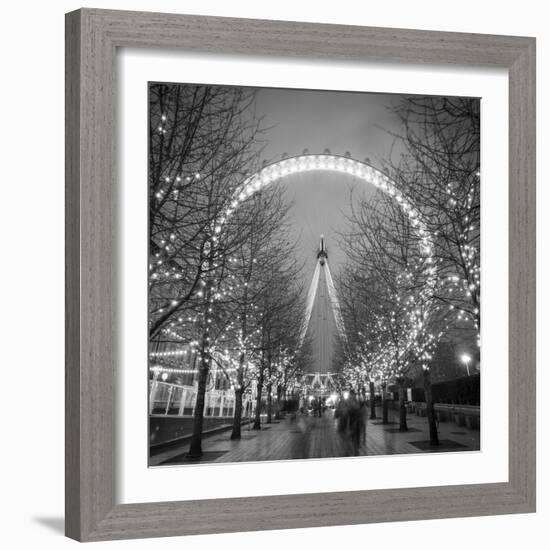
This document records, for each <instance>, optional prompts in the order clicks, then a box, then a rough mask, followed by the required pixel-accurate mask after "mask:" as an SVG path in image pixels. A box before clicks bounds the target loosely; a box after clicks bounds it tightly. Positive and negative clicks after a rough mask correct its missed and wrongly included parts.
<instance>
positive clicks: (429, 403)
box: [424, 369, 439, 447]
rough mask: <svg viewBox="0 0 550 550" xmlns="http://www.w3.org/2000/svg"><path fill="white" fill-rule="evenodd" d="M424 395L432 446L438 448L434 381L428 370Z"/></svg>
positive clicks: (426, 370)
mask: <svg viewBox="0 0 550 550" xmlns="http://www.w3.org/2000/svg"><path fill="white" fill-rule="evenodd" d="M424 395H425V396H426V415H427V417H428V426H429V427H430V445H432V446H434V447H436V446H438V445H439V436H438V435H437V424H436V422H435V411H434V403H433V398H432V380H431V377H430V371H429V370H428V369H425V370H424Z"/></svg>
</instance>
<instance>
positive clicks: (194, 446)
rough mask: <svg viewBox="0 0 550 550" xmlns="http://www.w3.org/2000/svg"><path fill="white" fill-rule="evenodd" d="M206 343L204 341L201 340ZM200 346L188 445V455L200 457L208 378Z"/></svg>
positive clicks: (206, 363)
mask: <svg viewBox="0 0 550 550" xmlns="http://www.w3.org/2000/svg"><path fill="white" fill-rule="evenodd" d="M203 343H206V342H203ZM204 347H205V346H203V347H202V350H201V351H202V353H201V361H200V365H199V380H198V386H197V400H196V402H195V415H194V417H193V434H192V436H191V443H190V445H189V453H188V456H189V457H190V458H200V457H201V456H202V425H203V420H204V397H205V394H206V382H207V380H208V366H209V365H208V361H207V359H206V356H205V353H204Z"/></svg>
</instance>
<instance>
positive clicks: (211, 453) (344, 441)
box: [150, 409, 480, 466]
mask: <svg viewBox="0 0 550 550" xmlns="http://www.w3.org/2000/svg"><path fill="white" fill-rule="evenodd" d="M377 416H378V418H377V419H376V420H368V421H367V427H366V439H365V440H364V441H363V443H362V444H361V446H360V448H359V450H358V452H357V454H358V455H360V456H365V455H391V454H407V453H422V452H451V451H478V450H479V448H480V447H479V435H480V432H479V431H478V430H471V429H469V428H465V427H459V426H457V425H456V424H455V423H454V422H443V423H441V424H440V425H439V439H440V446H439V447H437V448H432V447H430V445H429V435H428V422H427V419H426V418H421V417H417V416H413V415H408V416H407V423H408V427H409V430H408V431H407V432H399V423H398V417H397V414H396V412H395V411H391V410H390V422H391V423H390V424H386V425H382V420H381V417H382V411H381V410H380V409H378V410H377ZM229 435H230V431H226V432H222V433H217V434H213V435H210V436H207V437H205V438H203V444H202V449H203V457H202V458H201V459H200V460H191V459H189V458H187V457H186V453H187V450H188V446H189V443H185V444H182V445H181V446H179V447H174V448H171V449H168V450H166V451H165V452H162V453H160V454H158V455H156V456H154V457H152V458H151V461H150V463H151V466H157V465H168V464H170V465H173V464H192V463H197V462H255V461H261V460H288V459H296V458H297V459H303V458H329V457H343V456H353V455H354V454H355V452H354V449H353V446H352V444H351V442H350V440H349V439H348V438H347V437H346V436H342V435H341V434H339V433H338V431H337V429H336V421H335V420H334V418H333V415H332V412H330V411H327V412H326V414H325V416H324V417H323V418H315V417H311V416H300V415H298V417H297V419H296V420H291V419H285V420H281V421H274V422H273V423H272V424H269V425H268V424H264V425H263V426H262V430H260V431H258V430H251V429H248V427H247V426H243V430H242V438H241V440H240V441H231V440H230V439H229Z"/></svg>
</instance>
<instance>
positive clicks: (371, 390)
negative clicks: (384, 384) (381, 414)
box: [369, 380, 376, 420]
mask: <svg viewBox="0 0 550 550" xmlns="http://www.w3.org/2000/svg"><path fill="white" fill-rule="evenodd" d="M369 395H370V419H371V420H375V419H376V403H375V402H374V382H373V381H372V380H371V381H369Z"/></svg>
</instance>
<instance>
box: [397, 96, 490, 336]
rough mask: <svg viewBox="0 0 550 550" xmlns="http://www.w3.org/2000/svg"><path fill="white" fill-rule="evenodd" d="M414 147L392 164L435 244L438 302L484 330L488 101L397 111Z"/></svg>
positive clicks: (420, 102)
mask: <svg viewBox="0 0 550 550" xmlns="http://www.w3.org/2000/svg"><path fill="white" fill-rule="evenodd" d="M396 112H397V114H398V115H399V116H400V118H401V121H402V123H403V127H404V132H403V134H402V135H400V136H398V138H399V139H400V140H401V141H402V144H403V145H404V147H405V149H406V154H405V155H403V156H402V157H401V158H400V161H399V162H398V163H396V164H394V165H391V164H390V166H389V168H390V170H391V173H392V177H394V178H395V179H396V181H397V182H398V185H399V187H400V188H401V190H402V191H403V193H404V194H405V195H406V196H408V197H409V199H410V200H411V201H412V203H413V204H415V206H416V207H417V208H418V210H419V211H420V213H421V215H422V219H423V220H424V222H425V224H426V228H427V230H428V231H429V233H430V235H431V236H432V240H433V243H434V245H435V260H436V261H435V263H434V266H435V267H436V268H437V276H438V286H437V288H436V289H435V294H434V295H435V296H436V297H437V299H438V300H440V301H441V302H443V303H444V304H445V305H446V306H447V307H448V308H449V310H451V311H453V310H454V312H456V317H455V318H456V319H457V320H458V321H462V320H469V321H471V322H472V323H473V327H474V328H475V330H476V331H477V332H478V337H479V327H480V307H479V306H480V296H479V293H480V102H479V99H475V98H464V97H414V96H413V97H408V98H406V99H404V100H402V101H401V102H400V103H399V105H398V106H397V107H396Z"/></svg>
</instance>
